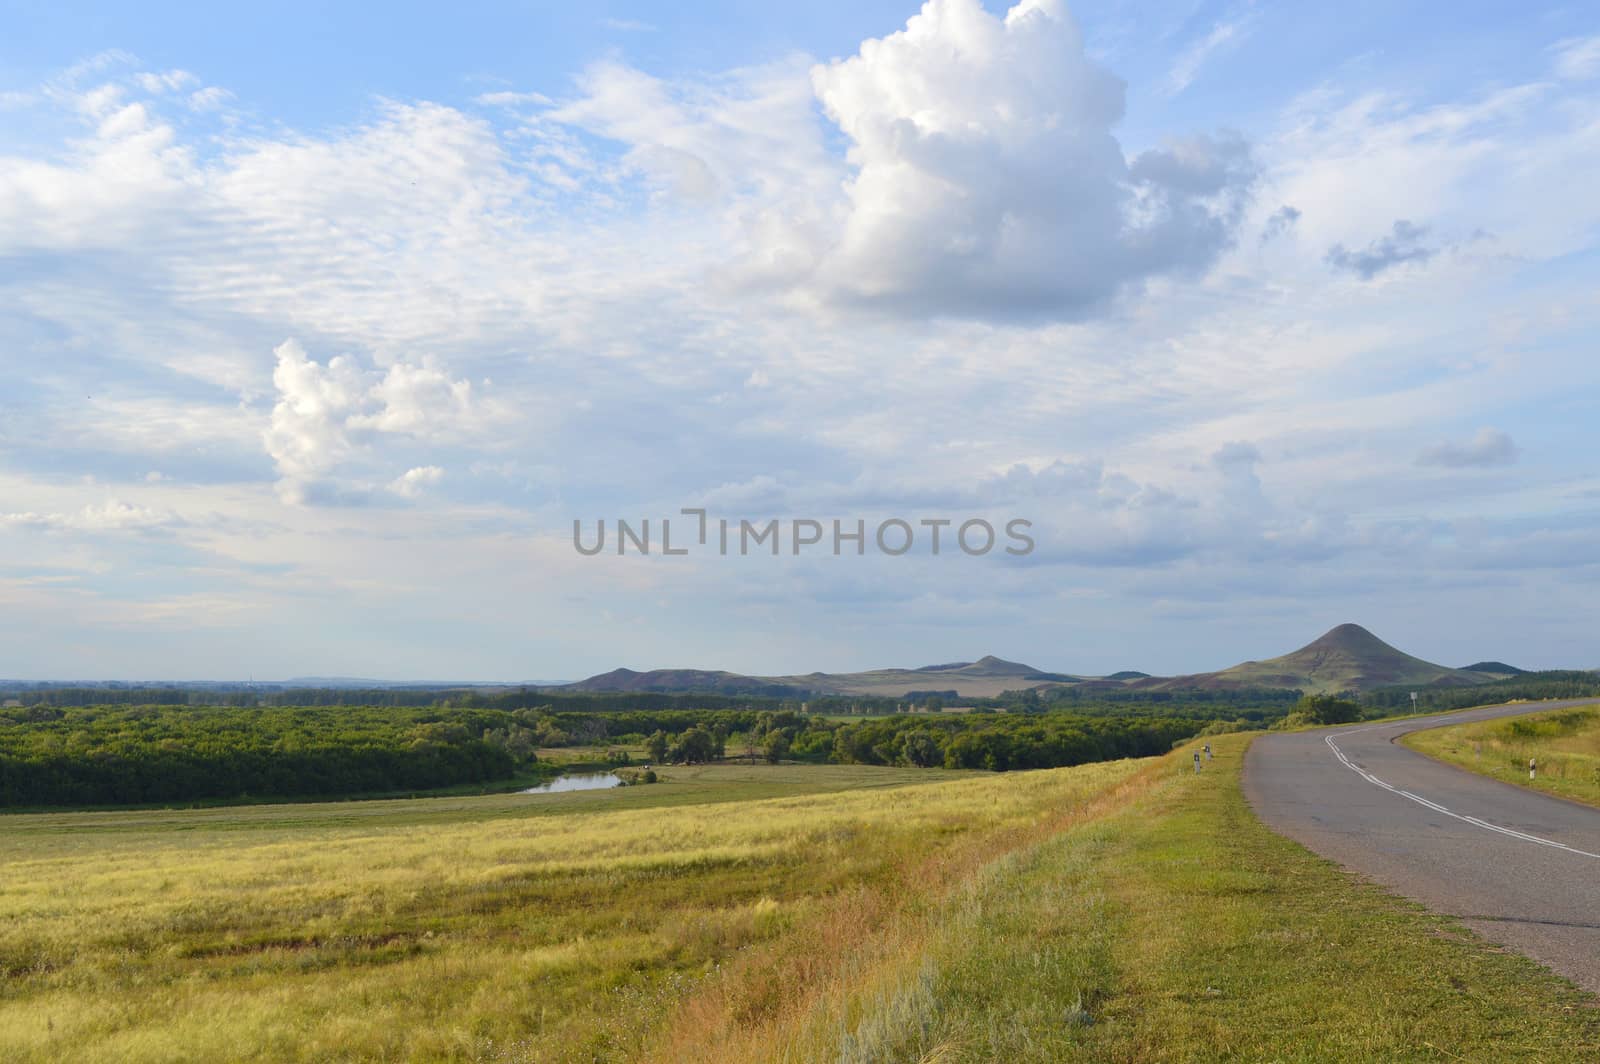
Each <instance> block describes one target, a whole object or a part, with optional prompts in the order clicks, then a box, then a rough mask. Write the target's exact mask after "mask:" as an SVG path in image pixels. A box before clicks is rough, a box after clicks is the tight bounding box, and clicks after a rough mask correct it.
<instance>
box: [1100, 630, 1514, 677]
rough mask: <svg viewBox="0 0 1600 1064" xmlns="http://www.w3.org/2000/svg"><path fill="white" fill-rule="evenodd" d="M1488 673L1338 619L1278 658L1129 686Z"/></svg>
mask: <svg viewBox="0 0 1600 1064" xmlns="http://www.w3.org/2000/svg"><path fill="white" fill-rule="evenodd" d="M1493 678H1494V676H1493V675H1492V674H1489V673H1482V672H1475V671H1470V670H1467V669H1452V668H1448V667H1446V666H1444V665H1435V664H1433V663H1432V662H1430V661H1423V660H1422V659H1421V658H1414V657H1412V656H1411V655H1410V654H1407V653H1405V652H1403V651H1401V650H1397V649H1395V648H1394V647H1392V646H1390V645H1389V644H1388V643H1385V642H1384V641H1383V640H1381V639H1379V638H1378V637H1377V636H1375V635H1373V634H1372V633H1371V632H1369V631H1367V630H1366V629H1365V628H1363V627H1361V626H1360V625H1359V624H1341V625H1339V626H1338V627H1337V628H1334V629H1331V630H1330V631H1328V632H1326V633H1325V634H1323V635H1322V636H1320V637H1319V638H1317V639H1315V640H1313V641H1312V642H1310V643H1307V644H1306V645H1305V646H1303V647H1301V648H1300V649H1299V650H1296V651H1293V652H1292V653H1289V654H1284V655H1283V656H1282V657H1277V658H1269V659H1267V660H1266V661H1246V662H1243V663H1242V664H1239V665H1235V666H1233V667H1232V668H1230V669H1223V670H1222V671H1220V672H1208V673H1201V674H1198V675H1194V676H1177V677H1172V678H1170V679H1162V680H1139V681H1134V683H1132V684H1130V686H1133V687H1146V688H1151V689H1157V690H1160V689H1172V688H1201V689H1210V690H1239V689H1243V688H1251V687H1277V688H1299V689H1300V690H1302V691H1307V692H1311V693H1327V692H1337V691H1362V690H1367V689H1369V688H1373V687H1389V686H1399V685H1408V684H1409V685H1413V686H1417V687H1454V686H1463V685H1467V684H1477V683H1484V682H1486V681H1488V680H1491V679H1493Z"/></svg>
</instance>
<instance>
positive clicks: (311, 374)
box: [263, 339, 478, 502]
mask: <svg viewBox="0 0 1600 1064" xmlns="http://www.w3.org/2000/svg"><path fill="white" fill-rule="evenodd" d="M273 354H274V355H275V356H276V357H277V368H276V369H275V370H274V371H273V374H272V380H273V384H274V386H275V387H276V388H277V391H278V399H277V402H276V403H275V404H274V406H273V408H272V418H271V424H270V425H269V427H268V428H267V430H266V432H265V434H264V437H263V443H264V445H265V447H266V451H267V453H268V454H269V455H270V456H271V457H272V460H273V462H274V463H275V464H276V465H277V468H278V474H279V477H280V480H279V493H280V495H281V496H282V497H283V498H284V500H285V501H288V502H304V501H306V500H307V498H308V490H309V489H310V488H312V487H313V486H314V485H315V484H316V483H317V482H319V481H321V480H323V479H324V478H326V477H327V476H328V475H329V474H331V473H332V472H333V471H334V470H335V469H336V468H337V467H338V466H339V465H340V464H341V463H343V462H344V461H345V460H346V459H348V458H349V457H350V456H351V454H352V453H353V452H354V451H355V450H356V449H357V448H358V447H359V446H360V440H359V438H358V437H359V435H360V434H361V433H362V432H363V431H368V432H376V433H394V434H403V435H407V436H410V437H413V438H416V439H421V440H438V439H443V438H447V437H449V436H451V435H452V434H455V433H458V432H460V431H462V430H463V429H464V428H465V427H466V426H467V425H468V424H469V423H470V422H471V420H472V419H474V418H475V417H476V416H477V414H478V409H477V407H476V406H475V405H474V403H473V400H472V388H471V385H470V384H469V383H468V382H466V381H463V380H452V379H451V378H450V377H449V376H448V375H446V374H445V373H444V372H442V371H441V370H438V369H436V368H433V367H430V366H414V365H408V364H405V363H395V364H394V365H392V366H390V367H389V369H388V371H387V372H386V373H384V374H382V375H381V376H379V375H377V374H376V373H374V372H372V371H368V370H363V369H361V368H360V367H359V366H358V365H357V364H356V363H355V361H354V359H352V358H351V357H349V356H338V357H335V358H333V359H330V360H329V361H328V363H327V364H326V365H323V364H321V363H318V362H316V361H313V360H312V359H311V358H310V357H309V356H308V355H307V354H306V352H305V349H304V348H302V347H301V346H300V344H299V342H298V341H295V340H292V339H291V340H286V341H284V342H283V343H282V344H280V345H278V347H276V348H275V349H274V350H273ZM413 474H415V475H413ZM442 475H443V473H442V470H438V469H436V468H435V467H431V466H430V467H420V468H417V469H413V470H412V471H411V472H410V473H407V474H406V475H405V476H403V477H401V478H400V480H398V481H396V482H395V483H396V485H398V486H400V487H408V488H411V489H413V491H414V490H417V489H420V488H421V487H423V486H425V485H427V484H431V483H434V482H436V481H437V479H438V477H439V476H442ZM397 490H399V489H398V488H397ZM400 493H401V494H411V493H412V491H400Z"/></svg>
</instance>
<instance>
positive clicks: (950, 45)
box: [810, 0, 1251, 318]
mask: <svg viewBox="0 0 1600 1064" xmlns="http://www.w3.org/2000/svg"><path fill="white" fill-rule="evenodd" d="M812 78H813V82H814V84H815V86H816V92H817V96H818V98H819V99H820V100H821V101H822V104H823V106H824V108H825V109H826V111H827V114H828V116H829V117H830V118H831V119H832V120H833V121H834V122H835V123H837V124H838V126H839V128H840V129H841V130H842V131H843V132H844V134H845V135H846V136H847V137H849V138H850V141H851V147H850V152H849V160H850V164H851V168H852V173H851V175H850V179H849V182H848V184H847V186H846V194H847V203H846V204H845V205H844V208H843V211H842V218H841V222H840V228H839V231H838V232H837V234H836V237H835V238H834V239H832V240H829V241H827V242H826V243H827V245H828V247H829V250H828V251H827V252H826V253H825V254H824V255H823V256H822V258H821V260H820V261H818V262H817V263H816V265H815V269H814V274H813V276H812V277H811V278H810V284H811V285H813V286H814V287H816V288H817V289H818V290H819V291H820V292H821V293H822V294H823V296H824V297H825V298H828V299H831V300H835V301H841V302H846V303H860V304H865V305H871V306H880V307H886V308H892V309H896V310H900V311H904V312H909V313H914V314H917V315H919V316H925V315H928V314H956V315H970V316H976V317H989V316H997V317H1002V318H1004V317H1013V316H1029V315H1047V316H1069V317H1073V316H1081V315H1084V314H1086V313H1089V312H1091V311H1093V310H1095V309H1097V308H1099V307H1101V306H1102V305H1103V304H1105V303H1106V301H1107V300H1109V299H1110V298H1111V297H1112V296H1113V295H1115V294H1116V293H1117V292H1118V291H1119V290H1121V289H1123V288H1124V287H1126V286H1129V285H1132V284H1137V283H1138V282H1140V281H1142V280H1145V279H1148V278H1151V277H1155V276H1159V275H1162V274H1169V273H1177V274H1185V273H1193V272H1195V271H1198V270H1200V269H1203V268H1204V267H1206V266H1207V265H1209V264H1210V262H1211V261H1212V260H1213V259H1214V258H1215V256H1216V255H1217V253H1218V252H1219V251H1220V250H1221V249H1222V248H1223V247H1224V246H1225V245H1226V244H1227V242H1228V241H1229V239H1230V238H1231V235H1232V228H1233V222H1234V219H1235V218H1236V212H1237V210H1238V206H1239V200H1240V197H1241V196H1242V195H1243V193H1244V191H1245V189H1246V188H1247V186H1248V184H1249V180H1250V175H1251V166H1250V162H1249V153H1248V150H1247V148H1246V146H1245V145H1244V144H1243V142H1242V141H1240V140H1238V139H1235V138H1227V137H1224V138H1209V137H1191V138H1189V139H1186V140H1182V141H1178V142H1176V143H1174V144H1173V145H1171V146H1170V147H1168V148H1164V149H1160V150H1152V151H1148V152H1145V153H1143V154H1142V155H1140V156H1139V157H1138V158H1136V159H1134V160H1132V161H1131V162H1130V161H1129V160H1128V159H1127V158H1126V156H1125V155H1124V154H1123V151H1122V148H1121V146H1120V145H1119V144H1118V142H1117V140H1116V138H1115V137H1114V136H1113V134H1112V127H1113V126H1114V125H1115V123H1117V122H1118V121H1119V120H1120V119H1121V117H1122V112H1123V94H1124V88H1123V83H1122V82H1121V81H1120V80H1119V79H1118V78H1117V77H1116V76H1114V75H1113V74H1111V73H1110V72H1109V71H1108V70H1106V69H1104V68H1103V67H1101V66H1100V65H1098V64H1097V63H1095V62H1094V61H1093V60H1091V59H1090V58H1089V57H1088V56H1087V55H1086V54H1085V52H1084V47H1083V38H1082V35H1081V34H1080V32H1079V30H1078V28H1077V26H1076V24H1075V23H1074V22H1073V21H1072V19H1071V18H1070V16H1068V15H1067V13H1066V11H1065V10H1064V8H1062V7H1061V6H1060V5H1059V4H1057V3H1054V2H1049V0H1037V2H1036V0H1027V2H1024V3H1021V4H1018V5H1017V6H1016V7H1014V8H1012V9H1011V10H1010V11H1009V12H1008V13H1007V14H1006V15H1005V16H1004V17H1003V18H1000V17H996V16H993V15H990V14H989V13H988V12H986V11H985V10H984V9H983V7H982V6H981V5H980V4H979V3H978V2H977V0H931V2H930V3H928V4H927V5H926V6H925V7H924V8H923V10H922V11H921V13H919V14H918V15H916V16H915V17H913V18H912V19H911V20H910V22H909V23H907V25H906V28H905V29H904V30H902V31H900V32H898V33H894V34H891V35H889V36H888V37H884V38H881V39H878V40H873V41H868V42H866V43H865V44H863V46H862V48H861V51H860V54H859V55H857V56H855V57H852V58H850V59H846V60H843V61H840V62H835V63H832V64H830V65H828V66H824V67H819V68H817V69H816V70H815V71H814V72H813V75H812Z"/></svg>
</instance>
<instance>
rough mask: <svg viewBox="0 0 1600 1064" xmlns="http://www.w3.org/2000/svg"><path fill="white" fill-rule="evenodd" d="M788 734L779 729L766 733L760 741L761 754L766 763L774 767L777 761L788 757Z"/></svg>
mask: <svg viewBox="0 0 1600 1064" xmlns="http://www.w3.org/2000/svg"><path fill="white" fill-rule="evenodd" d="M789 747H790V739H789V733H788V732H786V731H784V730H783V729H781V728H776V729H774V730H772V731H769V732H767V734H766V737H765V738H763V739H762V740H761V753H762V754H763V755H764V756H765V757H766V759H767V761H768V763H770V764H774V765H776V764H777V763H778V762H779V761H782V760H783V759H784V758H786V757H788V756H789Z"/></svg>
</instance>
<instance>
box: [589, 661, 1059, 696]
mask: <svg viewBox="0 0 1600 1064" xmlns="http://www.w3.org/2000/svg"><path fill="white" fill-rule="evenodd" d="M1078 679H1079V678H1078V677H1076V676H1068V675H1066V674H1065V673H1059V672H1044V671H1043V670H1040V669H1036V668H1034V667H1033V666H1031V665H1024V664H1022V663H1021V662H1016V661H1006V660H1005V659H1004V658H997V657H994V656H993V655H990V656H987V657H982V658H979V659H978V660H977V661H953V662H947V663H945V664H943V665H924V666H922V667H921V668H917V669H874V670H871V671H868V672H840V673H828V672H813V673H807V674H806V675H803V676H744V675H741V674H739V673H733V672H722V671H716V670H707V669H653V670H651V671H649V672H634V671H633V670H632V669H614V670H613V671H611V672H607V673H602V674H600V675H599V676H591V677H589V678H588V679H587V680H580V681H578V682H577V683H575V684H568V685H566V686H564V687H562V688H559V690H564V691H655V692H668V693H690V692H692V693H696V694H724V695H735V696H738V695H746V696H750V697H767V698H806V697H813V696H822V695H861V696H866V697H876V698H904V697H906V696H907V694H908V693H909V692H913V691H915V692H922V693H926V692H928V691H940V692H947V691H954V692H956V695H957V697H960V698H988V697H992V696H994V695H998V694H1000V693H1002V692H1004V691H1018V690H1024V689H1026V688H1030V687H1042V686H1044V685H1045V684H1060V683H1076V682H1078Z"/></svg>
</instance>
